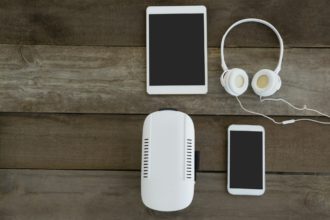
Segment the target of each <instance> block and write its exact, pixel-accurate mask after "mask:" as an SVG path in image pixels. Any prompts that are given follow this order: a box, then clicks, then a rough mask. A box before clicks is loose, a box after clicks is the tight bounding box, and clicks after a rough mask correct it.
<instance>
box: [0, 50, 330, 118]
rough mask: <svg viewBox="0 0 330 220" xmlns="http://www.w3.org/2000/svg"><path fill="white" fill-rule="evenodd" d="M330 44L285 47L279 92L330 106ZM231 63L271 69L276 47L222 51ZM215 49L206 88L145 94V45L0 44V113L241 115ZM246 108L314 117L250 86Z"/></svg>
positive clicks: (324, 107)
mask: <svg viewBox="0 0 330 220" xmlns="http://www.w3.org/2000/svg"><path fill="white" fill-rule="evenodd" d="M329 54H330V49H287V50H286V52H285V56H284V57H285V59H284V65H283V70H282V72H281V77H282V80H283V86H282V89H281V90H280V91H279V92H278V93H277V96H279V97H284V98H287V99H289V100H290V101H292V102H293V103H295V104H296V105H299V106H302V105H303V104H305V103H308V105H309V106H311V107H314V108H317V109H319V110H320V111H323V112H327V111H328V110H329V109H330V102H327V101H328V100H329V99H330V87H329V83H330V62H329ZM226 56H227V62H228V65H229V66H230V67H241V68H244V69H246V70H248V71H249V72H250V73H251V74H250V76H251V77H252V75H253V74H252V73H255V72H256V71H257V70H258V69H261V68H274V67H275V66H276V61H277V59H278V50H277V49H241V48H233V49H229V50H227V51H226ZM219 60H220V59H219V49H217V48H212V49H209V93H208V94H207V95H191V96H150V95H147V93H146V84H145V78H146V68H145V49H144V48H128V47H83V46H79V47H75V46H23V47H21V46H16V45H1V46H0V79H1V80H0V100H1V103H0V111H2V112H67V113H132V114H135V113H138V114H140V113H144V114H147V113H149V112H152V111H154V110H156V109H159V108H161V107H175V108H178V109H181V110H182V111H185V112H187V113H190V114H220V115H223V114H229V115H232V114H241V115H244V114H246V113H245V112H243V111H242V110H241V109H240V108H239V106H238V104H237V102H236V100H235V99H234V98H233V97H232V96H230V95H228V94H227V93H226V92H225V91H224V89H223V88H222V87H221V86H220V82H219V77H220V74H221V70H220V63H219ZM242 102H243V103H244V104H245V105H246V106H247V107H249V108H252V109H254V110H256V111H261V112H264V113H266V114H272V115H304V114H305V115H312V114H313V113H312V112H297V111H293V110H292V109H291V108H289V107H288V106H286V105H284V104H279V103H268V104H260V103H259V98H258V97H256V96H255V95H254V94H253V92H252V91H251V89H250V90H249V91H248V92H247V94H246V95H244V96H242Z"/></svg>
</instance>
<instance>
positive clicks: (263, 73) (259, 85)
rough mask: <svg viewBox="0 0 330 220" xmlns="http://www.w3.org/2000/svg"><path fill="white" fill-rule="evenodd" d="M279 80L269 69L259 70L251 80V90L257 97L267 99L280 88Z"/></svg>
mask: <svg viewBox="0 0 330 220" xmlns="http://www.w3.org/2000/svg"><path fill="white" fill-rule="evenodd" d="M281 85H282V82H281V78H280V76H279V75H278V74H276V73H275V72H274V71H272V70H269V69H262V70H259V71H258V72H257V73H256V74H255V75H254V76H253V79H252V83H251V86H252V89H253V91H254V92H255V93H256V94H257V95H258V96H262V97H267V96H271V95H273V94H274V93H275V92H276V91H277V90H279V89H280V88H281Z"/></svg>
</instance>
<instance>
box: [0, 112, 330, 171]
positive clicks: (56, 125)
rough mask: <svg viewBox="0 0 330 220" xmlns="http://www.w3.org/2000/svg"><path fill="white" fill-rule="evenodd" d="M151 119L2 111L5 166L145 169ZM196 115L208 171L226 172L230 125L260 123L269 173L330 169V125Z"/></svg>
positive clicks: (0, 157)
mask: <svg viewBox="0 0 330 220" xmlns="http://www.w3.org/2000/svg"><path fill="white" fill-rule="evenodd" d="M145 117H146V116H145V115H85V114H83V115H80V114H79V115H75V114H70V115H66V114H64V115H63V114H1V115H0V125H1V126H0V168H33V169H111V170H139V169H140V158H141V157H140V155H141V138H142V137H141V136H142V126H143V121H144V119H145ZM192 119H193V121H194V124H195V132H196V149H198V150H200V153H201V160H200V163H201V164H200V169H201V170H203V171H225V170H226V167H227V165H226V159H227V156H226V148H227V147H226V146H227V145H226V141H227V136H226V134H227V131H226V129H227V127H228V126H229V125H230V124H260V125H263V126H264V127H265V129H266V170H267V171H272V172H311V173H321V172H324V173H330V162H329V158H330V148H329V142H330V137H329V132H330V127H329V126H319V125H315V124H311V123H308V122H306V123H297V124H294V125H290V126H287V127H282V126H275V125H273V124H271V123H270V122H269V121H266V120H265V119H262V118H257V117H242V116H241V117H240V116H192ZM276 119H277V120H284V119H288V118H285V117H280V118H279V117H278V118H276Z"/></svg>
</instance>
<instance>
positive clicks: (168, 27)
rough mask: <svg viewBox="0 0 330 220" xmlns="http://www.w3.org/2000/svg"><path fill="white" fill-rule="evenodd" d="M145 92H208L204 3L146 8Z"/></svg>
mask: <svg viewBox="0 0 330 220" xmlns="http://www.w3.org/2000/svg"><path fill="white" fill-rule="evenodd" d="M146 20H147V30H146V31H147V33H146V35H147V39H146V40H147V79H146V81H147V93H148V94H205V93H207V31H206V27H207V25H206V24H207V23H206V8H205V7H204V6H150V7H148V8H147V13H146Z"/></svg>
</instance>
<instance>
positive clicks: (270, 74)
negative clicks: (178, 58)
mask: <svg viewBox="0 0 330 220" xmlns="http://www.w3.org/2000/svg"><path fill="white" fill-rule="evenodd" d="M249 22H256V23H260V24H264V25H266V26H267V27H269V28H270V29H272V30H273V31H274V33H275V34H276V36H277V38H278V41H279V43H280V57H279V60H278V64H277V67H276V68H275V70H274V71H273V70H269V69H262V70H259V71H258V72H257V73H256V74H255V75H254V76H253V79H252V83H251V86H252V88H253V91H254V92H255V93H256V94H257V95H259V96H261V97H266V96H271V95H273V94H274V93H275V92H276V91H277V90H279V89H280V88H281V85H282V82H281V78H280V76H279V72H280V70H281V65H282V60H283V51H284V48H283V40H282V37H281V35H280V33H279V32H278V31H277V30H276V28H275V27H274V26H273V25H272V24H270V23H269V22H267V21H264V20H261V19H257V18H247V19H243V20H239V21H237V22H235V23H234V24H232V25H231V26H230V27H229V28H228V30H227V31H226V32H225V34H224V35H223V37H222V40H221V48H220V50H221V66H222V69H223V71H224V72H223V73H222V75H221V77H220V82H221V85H222V86H223V87H224V89H225V90H226V91H227V92H228V93H229V94H231V95H233V96H240V95H242V94H243V93H244V92H245V91H246V90H247V88H248V85H249V78H248V75H247V73H246V72H245V71H244V70H243V69H240V68H233V69H228V67H227V65H226V62H225V56H224V44H225V39H226V37H227V35H228V33H229V32H230V31H231V29H233V28H234V27H236V26H238V25H240V24H243V23H249Z"/></svg>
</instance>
